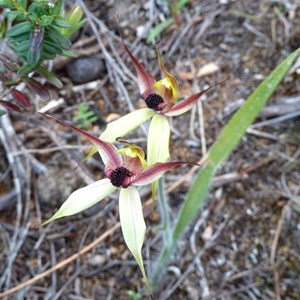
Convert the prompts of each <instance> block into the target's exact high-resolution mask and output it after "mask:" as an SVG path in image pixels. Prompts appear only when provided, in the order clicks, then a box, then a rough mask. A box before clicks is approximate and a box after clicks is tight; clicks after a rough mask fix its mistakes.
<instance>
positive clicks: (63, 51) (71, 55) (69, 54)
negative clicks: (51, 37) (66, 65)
mask: <svg viewBox="0 0 300 300" xmlns="http://www.w3.org/2000/svg"><path fill="white" fill-rule="evenodd" d="M61 55H64V56H67V57H72V58H77V55H76V54H75V53H73V52H72V51H68V50H62V52H61Z"/></svg>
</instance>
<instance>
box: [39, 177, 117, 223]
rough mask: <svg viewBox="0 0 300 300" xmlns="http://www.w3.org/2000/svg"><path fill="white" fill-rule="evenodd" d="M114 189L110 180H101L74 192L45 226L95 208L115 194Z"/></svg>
mask: <svg viewBox="0 0 300 300" xmlns="http://www.w3.org/2000/svg"><path fill="white" fill-rule="evenodd" d="M115 190H116V187H114V186H113V185H112V184H111V183H110V180H109V179H107V178H106V179H101V180H99V181H96V182H94V183H92V184H90V185H88V186H86V187H83V188H81V189H79V190H77V191H75V192H73V193H72V194H71V195H70V196H69V198H68V199H67V200H66V201H65V202H64V203H63V205H62V206H61V207H60V209H59V210H58V211H57V213H56V214H55V215H54V216H53V217H51V218H50V219H49V220H47V221H46V222H45V223H44V224H43V225H45V224H47V223H49V222H52V221H53V220H55V219H59V218H62V217H66V216H72V215H75V214H77V213H80V212H81V211H83V210H85V209H87V208H89V207H91V206H93V205H94V204H96V203H97V202H99V201H101V200H103V199H104V198H105V197H107V196H108V195H109V194H111V193H112V192H114V191H115Z"/></svg>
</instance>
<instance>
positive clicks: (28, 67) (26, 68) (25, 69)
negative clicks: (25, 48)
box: [18, 65, 36, 76]
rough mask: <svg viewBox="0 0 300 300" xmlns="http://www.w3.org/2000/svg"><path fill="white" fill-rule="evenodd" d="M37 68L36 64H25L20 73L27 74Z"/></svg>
mask: <svg viewBox="0 0 300 300" xmlns="http://www.w3.org/2000/svg"><path fill="white" fill-rule="evenodd" d="M35 68H36V65H24V66H22V67H21V68H20V69H19V71H18V74H19V75H21V76H24V75H27V74H29V73H31V72H33V71H34V70H35Z"/></svg>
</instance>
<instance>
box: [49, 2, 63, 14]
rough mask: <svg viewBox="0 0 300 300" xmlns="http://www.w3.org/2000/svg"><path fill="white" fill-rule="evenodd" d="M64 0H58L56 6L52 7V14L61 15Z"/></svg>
mask: <svg viewBox="0 0 300 300" xmlns="http://www.w3.org/2000/svg"><path fill="white" fill-rule="evenodd" d="M61 6H62V0H57V1H56V2H55V4H54V7H53V8H52V9H51V15H53V16H54V15H59V14H60V11H61Z"/></svg>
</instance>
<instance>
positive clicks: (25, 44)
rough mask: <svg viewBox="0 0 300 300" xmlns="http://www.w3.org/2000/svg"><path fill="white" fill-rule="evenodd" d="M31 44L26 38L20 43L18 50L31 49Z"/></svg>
mask: <svg viewBox="0 0 300 300" xmlns="http://www.w3.org/2000/svg"><path fill="white" fill-rule="evenodd" d="M29 44H30V41H29V40H26V41H22V42H21V43H19V44H18V46H17V47H16V48H17V51H18V52H23V51H29Z"/></svg>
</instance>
